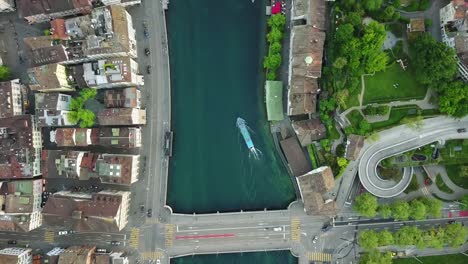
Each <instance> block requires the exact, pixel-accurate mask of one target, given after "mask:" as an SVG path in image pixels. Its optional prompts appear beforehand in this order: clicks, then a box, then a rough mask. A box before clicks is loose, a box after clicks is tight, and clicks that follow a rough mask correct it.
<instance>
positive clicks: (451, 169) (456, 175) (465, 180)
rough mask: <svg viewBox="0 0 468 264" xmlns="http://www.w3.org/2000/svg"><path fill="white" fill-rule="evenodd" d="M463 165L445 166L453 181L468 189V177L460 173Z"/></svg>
mask: <svg viewBox="0 0 468 264" xmlns="http://www.w3.org/2000/svg"><path fill="white" fill-rule="evenodd" d="M461 166H462V165H448V166H445V169H446V170H447V174H448V176H449V178H450V179H451V180H452V181H453V183H455V184H456V185H458V186H460V187H462V188H465V189H468V177H462V176H461V175H460V168H461Z"/></svg>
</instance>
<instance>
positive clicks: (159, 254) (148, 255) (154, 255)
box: [141, 251, 164, 260]
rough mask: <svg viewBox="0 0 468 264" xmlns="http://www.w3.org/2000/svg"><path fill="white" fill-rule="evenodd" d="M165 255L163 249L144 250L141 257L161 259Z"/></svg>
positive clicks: (144, 258)
mask: <svg viewBox="0 0 468 264" xmlns="http://www.w3.org/2000/svg"><path fill="white" fill-rule="evenodd" d="M163 257H164V253H163V252H161V251H152V252H143V253H141V258H142V259H143V260H155V259H161V258H163Z"/></svg>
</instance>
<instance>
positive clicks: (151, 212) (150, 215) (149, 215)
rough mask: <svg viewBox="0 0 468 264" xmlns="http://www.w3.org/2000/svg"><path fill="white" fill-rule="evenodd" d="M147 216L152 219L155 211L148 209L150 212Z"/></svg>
mask: <svg viewBox="0 0 468 264" xmlns="http://www.w3.org/2000/svg"><path fill="white" fill-rule="evenodd" d="M146 216H148V217H152V216H153V210H152V209H148V212H147V213H146Z"/></svg>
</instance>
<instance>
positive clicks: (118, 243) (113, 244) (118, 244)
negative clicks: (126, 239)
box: [110, 240, 120, 246]
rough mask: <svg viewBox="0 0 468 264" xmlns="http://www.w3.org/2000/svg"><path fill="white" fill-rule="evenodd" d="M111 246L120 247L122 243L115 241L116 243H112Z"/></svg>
mask: <svg viewBox="0 0 468 264" xmlns="http://www.w3.org/2000/svg"><path fill="white" fill-rule="evenodd" d="M110 244H111V245H112V246H120V241H115V240H114V241H111V242H110Z"/></svg>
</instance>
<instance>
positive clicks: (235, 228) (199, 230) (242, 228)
mask: <svg viewBox="0 0 468 264" xmlns="http://www.w3.org/2000/svg"><path fill="white" fill-rule="evenodd" d="M277 226H278V225H272V226H261V227H259V226H242V227H220V228H201V227H193V226H189V227H187V228H188V229H185V230H184V229H180V228H179V226H177V232H178V233H183V232H207V231H226V230H244V229H259V228H263V229H265V228H271V229H273V228H274V227H277ZM285 226H287V225H283V228H284V227H285ZM195 228H197V229H195Z"/></svg>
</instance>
